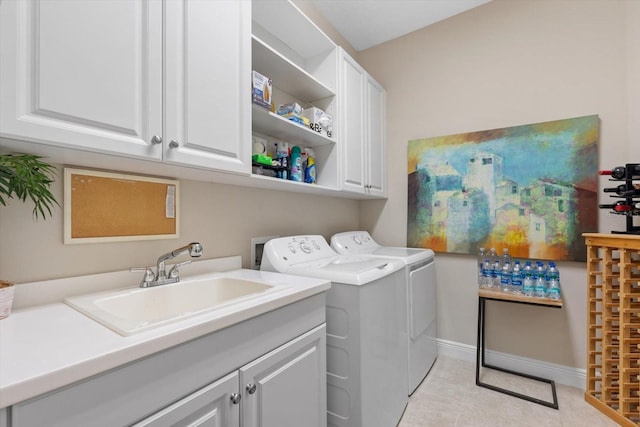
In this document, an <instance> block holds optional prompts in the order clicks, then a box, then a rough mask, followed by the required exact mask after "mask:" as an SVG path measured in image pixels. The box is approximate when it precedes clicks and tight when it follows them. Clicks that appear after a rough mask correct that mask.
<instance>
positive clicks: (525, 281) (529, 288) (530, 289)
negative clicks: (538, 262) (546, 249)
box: [522, 261, 535, 297]
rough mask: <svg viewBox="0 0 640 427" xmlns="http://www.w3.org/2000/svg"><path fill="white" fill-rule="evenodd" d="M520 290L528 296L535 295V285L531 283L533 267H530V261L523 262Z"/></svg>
mask: <svg viewBox="0 0 640 427" xmlns="http://www.w3.org/2000/svg"><path fill="white" fill-rule="evenodd" d="M522 292H524V295H525V296H528V297H532V296H534V295H535V287H534V283H533V267H531V261H527V262H526V263H525V264H524V269H523V278H522Z"/></svg>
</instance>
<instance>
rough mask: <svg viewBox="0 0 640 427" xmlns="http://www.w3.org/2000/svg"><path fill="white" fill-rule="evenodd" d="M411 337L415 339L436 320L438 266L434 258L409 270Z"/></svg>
mask: <svg viewBox="0 0 640 427" xmlns="http://www.w3.org/2000/svg"><path fill="white" fill-rule="evenodd" d="M408 297H409V337H410V338H411V341H415V340H416V339H417V338H418V337H419V336H420V335H422V334H423V333H424V332H425V331H426V330H427V329H428V328H429V325H431V323H433V322H435V320H436V266H435V262H434V261H433V259H432V260H430V261H427V262H426V263H423V264H416V265H415V266H413V267H411V270H410V271H409V295H408Z"/></svg>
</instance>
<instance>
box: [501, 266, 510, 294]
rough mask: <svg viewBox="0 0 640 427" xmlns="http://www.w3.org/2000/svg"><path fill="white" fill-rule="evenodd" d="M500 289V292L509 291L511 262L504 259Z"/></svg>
mask: <svg viewBox="0 0 640 427" xmlns="http://www.w3.org/2000/svg"><path fill="white" fill-rule="evenodd" d="M500 289H501V290H502V292H511V263H510V262H509V261H505V262H504V264H502V270H501V273H500Z"/></svg>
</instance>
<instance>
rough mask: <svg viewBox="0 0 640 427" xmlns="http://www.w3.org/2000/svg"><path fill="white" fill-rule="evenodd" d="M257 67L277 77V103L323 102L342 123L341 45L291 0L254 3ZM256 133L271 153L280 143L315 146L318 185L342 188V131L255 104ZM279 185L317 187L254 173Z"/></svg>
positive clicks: (274, 80) (308, 104)
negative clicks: (325, 131)
mask: <svg viewBox="0 0 640 427" xmlns="http://www.w3.org/2000/svg"><path fill="white" fill-rule="evenodd" d="M251 50H252V54H251V56H252V69H253V70H255V71H257V72H259V73H260V74H262V75H264V76H266V77H268V78H269V79H271V81H272V83H273V93H272V99H273V103H274V105H275V107H277V106H278V105H280V104H286V103H290V102H297V103H298V104H300V105H301V106H302V108H308V107H312V106H313V107H317V108H320V109H322V110H324V111H325V112H326V113H327V114H330V115H331V116H332V118H333V128H334V130H335V129H336V128H337V126H336V120H337V119H338V118H337V99H336V88H337V87H338V67H337V61H338V46H337V45H336V44H335V43H334V42H333V41H332V40H331V39H330V38H329V37H328V36H327V35H326V34H325V33H324V32H323V31H322V30H320V28H318V27H317V26H316V25H315V24H314V23H313V22H312V21H311V20H310V19H309V18H308V17H307V16H305V15H304V14H303V13H302V12H301V11H300V10H299V9H298V8H297V7H296V6H295V5H294V4H293V3H291V2H290V1H287V0H279V1H268V2H266V1H265V2H262V1H254V2H252V49H251ZM251 122H252V133H253V135H254V136H256V137H260V138H262V139H264V140H266V141H267V150H268V152H269V151H271V152H273V151H275V150H274V148H273V147H274V146H275V143H279V142H287V143H288V144H289V147H292V146H294V145H298V146H300V147H301V148H312V149H313V151H314V154H315V160H316V176H317V181H316V185H313V187H319V188H323V189H327V190H338V189H339V188H340V182H339V155H338V147H337V144H336V142H337V135H336V132H335V131H334V132H333V134H332V135H331V137H327V136H325V135H322V134H320V133H317V132H315V131H313V130H311V129H309V128H306V127H304V126H302V125H299V124H297V123H295V122H292V121H289V120H287V119H286V118H282V117H280V116H278V115H277V114H275V113H273V112H271V111H269V110H268V109H266V108H263V107H260V106H256V105H254V106H253V108H252V120H251ZM252 178H258V179H261V180H267V181H273V183H274V185H275V184H277V185H281V186H283V187H285V186H287V188H288V189H290V188H292V187H294V186H299V185H303V186H307V187H309V186H311V185H310V184H306V183H299V182H293V181H287V180H279V179H277V178H271V177H265V176H261V175H252Z"/></svg>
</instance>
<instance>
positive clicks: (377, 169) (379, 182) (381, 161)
mask: <svg viewBox="0 0 640 427" xmlns="http://www.w3.org/2000/svg"><path fill="white" fill-rule="evenodd" d="M386 105H387V94H386V92H385V90H384V88H383V87H382V86H380V84H379V83H378V82H376V81H375V80H374V79H373V78H372V77H371V76H370V75H369V74H367V78H366V81H365V106H366V108H365V111H366V112H367V117H366V118H365V123H366V125H367V126H366V141H367V149H366V153H367V154H366V157H365V165H366V166H367V167H366V169H367V180H366V184H365V190H366V191H367V192H368V193H369V194H371V195H372V196H379V197H386V195H387V161H386V156H387V152H386V150H387V144H386V141H387V138H386V134H387V128H386V117H387V113H386ZM367 186H368V187H367Z"/></svg>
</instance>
